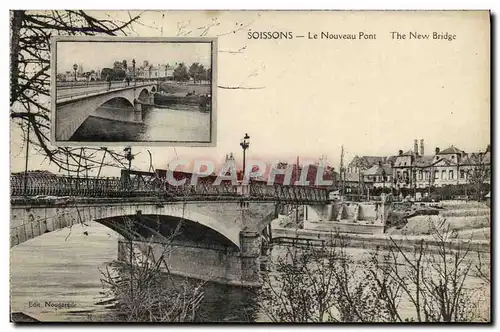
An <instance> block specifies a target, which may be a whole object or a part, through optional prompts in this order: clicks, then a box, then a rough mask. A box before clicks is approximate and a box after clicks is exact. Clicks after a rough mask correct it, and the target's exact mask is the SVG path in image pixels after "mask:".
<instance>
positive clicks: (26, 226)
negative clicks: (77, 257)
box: [11, 203, 241, 250]
mask: <svg viewBox="0 0 500 332" xmlns="http://www.w3.org/2000/svg"><path fill="white" fill-rule="evenodd" d="M183 205H184V204H166V205H160V206H159V205H156V204H122V203H114V204H113V203H111V204H104V205H94V204H84V205H81V206H67V205H65V206H57V205H56V206H50V205H49V206H46V205H43V206H40V207H36V206H31V207H29V208H25V207H19V208H15V209H13V210H12V217H11V218H12V222H13V223H14V224H17V226H15V227H11V238H12V241H11V245H17V244H19V243H22V242H24V241H26V240H29V239H32V238H34V237H37V236H39V235H42V234H44V233H46V232H52V231H55V230H58V229H62V228H65V227H71V226H72V225H76V224H80V223H82V222H88V221H94V220H95V221H97V222H99V223H101V224H105V225H106V226H108V227H109V226H113V223H116V224H115V225H114V226H116V227H115V228H114V227H109V228H111V229H113V230H115V231H117V232H118V233H120V234H122V235H127V234H126V233H124V232H122V231H123V225H124V224H123V221H124V220H126V219H127V218H129V219H131V220H138V221H140V222H139V223H136V224H138V225H140V223H141V222H142V221H143V219H142V218H146V219H148V218H149V219H150V220H152V219H154V220H157V219H158V218H159V219H160V221H161V223H162V224H165V225H167V224H169V223H171V224H176V223H177V222H178V221H180V220H182V221H185V223H186V225H187V226H189V229H188V231H196V232H198V233H200V234H204V233H210V236H211V237H212V238H214V239H216V240H217V241H216V242H219V243H221V244H224V245H226V246H231V247H233V248H235V249H238V250H239V249H240V248H241V246H240V231H241V225H239V224H238V223H237V222H235V221H234V220H233V219H232V217H230V218H228V216H225V215H224V214H222V215H221V218H223V219H221V220H219V218H218V215H217V214H215V213H213V211H212V210H211V209H212V208H213V207H212V206H211V205H207V206H201V207H200V206H197V205H196V206H195V205H193V206H191V204H187V206H186V207H184V206H183ZM200 208H201V209H202V210H201V211H200V210H199V209H200ZM119 223H122V224H121V225H120V224H119ZM120 226H121V227H122V229H119V227H120ZM142 226H143V227H139V229H141V228H142V229H143V231H144V229H148V232H147V235H155V236H158V237H160V238H161V237H168V236H169V235H170V234H169V232H168V227H162V228H160V229H157V227H155V226H156V225H155V224H154V223H151V222H149V223H148V221H147V220H145V222H144V223H142ZM117 227H118V228H117ZM170 229H172V227H170ZM136 230H137V227H136ZM196 232H195V233H192V234H195V235H196ZM138 234H140V232H139V233H138ZM136 235H137V234H136ZM194 238H196V236H195V237H194ZM188 240H189V239H188ZM219 240H220V241H219Z"/></svg>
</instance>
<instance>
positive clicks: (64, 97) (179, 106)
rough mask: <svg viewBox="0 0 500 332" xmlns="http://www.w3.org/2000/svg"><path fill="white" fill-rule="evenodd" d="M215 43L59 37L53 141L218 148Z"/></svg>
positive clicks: (54, 59)
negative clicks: (216, 145) (215, 102)
mask: <svg viewBox="0 0 500 332" xmlns="http://www.w3.org/2000/svg"><path fill="white" fill-rule="evenodd" d="M215 54H216V39H215V38H133V37H119V38H118V37H110V38H106V37H104V38H103V37H88V38H87V37H84V38H81V37H55V38H54V40H53V48H52V68H53V69H52V75H53V76H52V77H53V79H52V111H53V112H54V113H53V114H54V116H53V124H52V132H53V133H52V141H53V143H54V144H57V145H73V144H78V143H80V142H81V143H82V144H84V145H92V144H96V145H102V144H107V145H109V143H116V144H127V145H144V144H150V143H153V145H165V146H175V145H183V146H214V145H215V132H214V130H215V124H214V122H215V105H214V101H215V98H214V95H213V92H214V91H215V89H214V86H213V84H214V77H216V76H215V58H214V55H215Z"/></svg>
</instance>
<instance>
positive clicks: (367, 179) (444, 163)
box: [344, 139, 491, 194]
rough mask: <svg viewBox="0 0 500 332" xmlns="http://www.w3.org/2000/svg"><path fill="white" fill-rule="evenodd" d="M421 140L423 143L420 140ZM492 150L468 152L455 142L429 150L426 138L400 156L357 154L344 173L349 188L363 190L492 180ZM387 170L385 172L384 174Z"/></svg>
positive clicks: (436, 185)
mask: <svg viewBox="0 0 500 332" xmlns="http://www.w3.org/2000/svg"><path fill="white" fill-rule="evenodd" d="M419 143H420V144H419ZM490 164H491V152H490V149H489V147H488V149H487V150H486V152H477V153H467V152H465V151H463V150H461V149H459V148H457V147H455V146H453V145H451V146H450V147H448V148H446V149H444V150H441V149H440V148H439V147H436V148H435V149H434V153H433V154H430V155H426V154H425V146H424V140H423V139H420V142H419V141H418V140H417V139H415V140H414V144H413V149H412V150H408V151H406V152H403V150H399V152H398V154H397V155H396V156H389V157H383V156H356V157H354V158H353V160H352V161H351V163H350V164H349V165H348V167H347V168H346V172H345V174H344V188H346V191H345V192H356V193H361V194H363V193H364V192H366V190H367V189H370V188H380V187H388V188H395V189H398V190H399V189H402V188H406V189H410V188H411V189H418V188H429V187H443V186H448V185H463V184H468V183H491V171H490V168H491V166H490ZM384 174H385V176H384Z"/></svg>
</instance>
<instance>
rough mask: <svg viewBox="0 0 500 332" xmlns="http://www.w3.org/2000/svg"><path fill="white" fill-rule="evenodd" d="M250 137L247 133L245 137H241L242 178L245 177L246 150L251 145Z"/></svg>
mask: <svg viewBox="0 0 500 332" xmlns="http://www.w3.org/2000/svg"><path fill="white" fill-rule="evenodd" d="M249 139H250V136H248V134H247V133H245V137H243V138H242V139H241V142H240V146H241V148H242V149H243V177H242V179H244V178H245V166H246V154H245V151H246V149H248V147H249V146H250V141H249Z"/></svg>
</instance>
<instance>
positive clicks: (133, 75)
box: [132, 59, 135, 86]
mask: <svg viewBox="0 0 500 332" xmlns="http://www.w3.org/2000/svg"><path fill="white" fill-rule="evenodd" d="M132 78H133V79H134V86H135V59H132Z"/></svg>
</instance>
